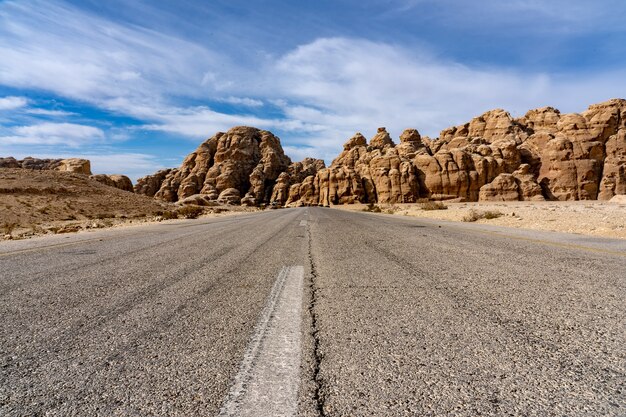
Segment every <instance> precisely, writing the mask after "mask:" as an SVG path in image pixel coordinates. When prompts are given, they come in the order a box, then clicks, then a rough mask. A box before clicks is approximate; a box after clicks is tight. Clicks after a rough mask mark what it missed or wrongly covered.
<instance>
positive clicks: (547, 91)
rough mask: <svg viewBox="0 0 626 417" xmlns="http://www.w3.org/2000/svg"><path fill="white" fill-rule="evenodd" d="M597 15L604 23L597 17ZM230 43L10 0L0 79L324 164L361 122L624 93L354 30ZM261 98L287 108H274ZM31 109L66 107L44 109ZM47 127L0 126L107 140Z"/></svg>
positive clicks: (2, 8)
mask: <svg viewBox="0 0 626 417" xmlns="http://www.w3.org/2000/svg"><path fill="white" fill-rule="evenodd" d="M432 1H433V0H417V1H413V2H409V3H407V2H406V1H405V2H403V3H402V4H403V5H404V6H411V5H412V4H413V5H420V4H422V3H428V2H431V3H432ZM445 4H447V5H448V6H446V7H452V6H453V5H460V4H461V3H460V2H458V1H446V2H445ZM464 4H465V3H464ZM467 4H469V3H467ZM489 4H491V5H492V6H493V7H492V8H487V9H489V13H492V14H497V13H499V14H501V15H503V16H504V15H508V14H510V13H513V12H514V11H515V10H523V9H526V10H533V11H535V12H537V13H539V12H541V13H542V14H543V15H547V14H550V13H553V10H556V9H554V6H552V3H550V5H547V3H545V2H538V1H534V0H516V1H514V2H512V3H509V2H499V1H496V0H489ZM498 4H500V6H498ZM559 4H563V1H561V0H559ZM589 4H591V3H589ZM470 6H471V7H470ZM470 6H468V5H465V6H463V9H462V10H465V9H471V8H472V7H473V6H472V5H470ZM409 8H410V7H409ZM481 9H484V8H481ZM583 9H584V10H583V11H578V9H577V8H570V9H568V11H567V13H571V14H572V16H574V17H572V18H570V19H573V18H575V17H576V16H581V15H583V14H584V13H586V11H587V9H589V7H586V6H585V7H584V8H583ZM471 13H473V14H470V15H472V16H473V15H474V14H475V13H476V12H475V11H472V12H471ZM589 13H590V16H592V17H593V18H594V19H598V16H597V13H596V14H594V13H591V12H589ZM604 15H606V13H604V14H602V16H604ZM459 16H460V17H459ZM467 16H468V15H466V14H464V13H455V14H454V19H457V20H458V19H460V18H463V19H466V20H467V21H469V22H471V23H472V24H474V23H473V20H472V19H471V18H467ZM227 52H228V51H223V53H217V52H216V51H215V50H214V49H213V47H212V46H211V45H209V46H206V45H200V44H198V43H194V42H192V41H190V40H185V39H182V38H177V37H174V36H171V35H166V34H163V33H157V32H155V31H152V30H149V29H145V28H142V27H139V26H131V25H128V26H123V25H122V24H118V23H113V22H111V21H108V20H106V19H104V18H102V17H98V16H94V15H90V14H87V13H85V12H82V11H80V10H78V9H76V8H73V7H71V6H69V5H67V4H66V3H62V2H58V1H52V0H50V1H45V2H44V1H40V0H33V1H24V2H5V3H1V4H0V56H2V59H1V60H0V84H4V85H8V86H11V87H13V88H33V89H38V90H45V91H50V92H53V93H55V94H57V95H59V96H61V97H67V98H71V99H77V100H80V101H83V102H85V103H89V104H91V105H94V106H96V107H99V108H101V109H105V110H109V111H114V112H117V113H119V114H123V115H126V116H131V117H134V118H137V119H139V120H142V121H143V122H144V123H145V124H144V126H142V127H140V128H142V129H146V130H151V131H164V132H169V133H173V134H179V135H183V136H187V137H189V138H193V139H194V140H200V139H202V138H204V137H208V136H211V135H213V134H214V133H215V132H217V131H224V130H227V129H229V128H230V127H232V126H235V125H242V124H245V125H253V126H257V127H259V128H264V129H269V130H274V131H278V132H279V133H280V135H281V139H282V141H283V144H284V145H286V149H289V150H290V151H293V152H294V153H297V154H298V155H302V154H303V153H302V152H303V151H302V150H303V149H306V150H307V152H309V151H310V155H311V156H317V157H323V158H325V159H326V160H327V161H329V160H330V159H332V156H334V155H335V154H336V153H337V152H338V151H339V150H340V149H341V144H342V143H343V142H344V141H345V140H346V139H347V138H348V137H350V136H351V135H352V134H353V133H354V132H356V131H362V132H363V133H364V134H365V135H366V136H371V135H373V134H374V133H375V131H376V127H378V126H386V127H387V128H388V130H389V131H390V132H391V134H392V135H393V136H394V137H396V138H397V137H398V135H399V134H400V133H401V131H402V129H404V128H407V127H415V128H418V129H419V130H420V131H421V132H422V133H425V134H428V135H430V136H436V135H437V134H438V132H439V131H440V130H441V129H443V128H446V127H448V126H451V125H454V124H458V123H461V122H465V121H468V120H469V119H471V118H472V117H473V116H476V115H478V114H480V113H482V112H484V111H486V110H489V109H492V108H505V109H507V110H509V111H511V112H513V113H514V114H517V115H521V114H523V113H524V112H525V111H526V110H528V109H530V108H534V107H539V106H544V105H552V106H555V107H559V108H560V109H561V110H563V111H581V110H584V108H585V107H586V106H587V105H588V104H591V103H594V102H599V101H604V100H607V99H609V98H612V97H615V96H621V97H626V84H625V83H624V81H623V80H624V79H626V70H616V71H612V72H605V73H595V74H592V75H590V74H583V73H574V72H572V73H570V74H547V73H532V72H518V71H513V70H510V69H507V68H493V67H480V66H476V65H473V66H469V65H462V64H460V63H458V62H455V61H452V60H449V59H445V58H442V57H441V56H437V55H433V54H431V53H429V52H428V51H426V50H423V49H421V48H412V49H409V48H406V47H402V46H399V45H396V44H389V43H381V42H372V41H369V40H366V39H358V38H341V37H338V38H322V39H317V40H314V41H312V42H310V43H307V44H304V45H300V46H299V47H296V48H294V49H292V50H291V51H288V52H287V53H284V54H282V55H278V56H268V55H267V54H259V55H258V56H257V57H256V58H254V59H256V62H254V63H253V64H254V65H248V64H249V63H247V64H245V65H244V64H240V65H235V64H234V63H233V62H232V61H231V60H229V59H228V57H227V56H226V55H225V54H226V53H227ZM251 59H252V58H251ZM220 97H222V98H221V99H220ZM252 97H253V98H252ZM6 99H9V98H5V99H0V103H3V102H2V100H6ZM11 99H12V100H13V101H12V103H13V104H7V105H15V103H16V102H15V101H14V99H16V98H11ZM17 99H19V97H18V98H17ZM202 100H206V101H210V100H213V101H220V100H221V101H223V102H227V103H230V104H233V105H236V106H240V108H239V109H238V112H236V113H235V114H225V113H221V112H218V111H216V110H214V109H211V108H210V107H208V106H196V105H193V106H190V105H185V103H188V102H193V103H198V102H202ZM8 102H9V101H7V103H8ZM180 103H182V104H180ZM265 103H269V104H271V105H273V106H275V107H278V108H279V109H280V110H281V111H282V115H280V114H278V115H277V114H276V112H273V113H271V116H268V114H270V113H269V112H268V107H270V106H269V105H268V106H266V105H264V104H265ZM26 105H27V103H24V104H23V105H22V107H23V106H26ZM1 106H2V104H0V108H1ZM272 110H274V109H272ZM28 112H30V113H31V114H40V115H46V114H45V113H46V112H48V113H47V115H50V116H55V115H56V116H63V114H60V113H57V114H52V112H55V111H50V110H43V109H30V110H28ZM37 112H38V113H37ZM38 126H40V127H39V128H36V127H35V126H32V129H30V130H28V129H27V128H28V127H22V128H14V130H13V131H11V132H10V133H8V134H1V135H0V143H4V144H7V143H13V144H15V143H21V144H25V145H28V144H42V143H43V144H49V145H66V146H75V147H80V146H84V145H87V144H90V143H93V141H99V140H103V139H104V132H102V130H100V129H97V128H93V127H91V129H95V130H89V129H88V130H84V129H82V128H80V129H78V128H76V126H81V125H74V124H50V125H49V126H47V127H46V128H47V129H49V130H54V132H50V131H48V132H44V131H43V130H45V129H43V128H42V127H41V126H42V125H38ZM43 126H45V125H43ZM51 126H54V129H53V128H52V127H51ZM84 127H85V128H89V126H84ZM61 128H63V130H60V129H61ZM20 129H22V130H20ZM38 129H39V130H38ZM42 129H43V130H42ZM110 137H111V138H113V136H112V135H110ZM294 159H297V157H296V156H294Z"/></svg>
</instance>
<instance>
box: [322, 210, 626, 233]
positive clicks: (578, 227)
mask: <svg viewBox="0 0 626 417" xmlns="http://www.w3.org/2000/svg"><path fill="white" fill-rule="evenodd" d="M444 205H445V206H446V207H447V208H446V209H445V210H423V209H422V204H419V203H417V204H387V205H385V204H379V205H378V206H379V207H380V208H381V210H382V211H381V212H382V213H387V214H393V215H400V216H414V217H421V218H428V219H438V220H448V221H458V222H462V221H464V219H466V220H467V218H468V217H469V215H470V211H471V210H474V211H475V212H477V213H485V212H492V213H494V212H496V213H498V212H499V213H501V214H502V215H501V216H500V217H497V218H492V219H479V220H476V223H484V224H492V225H498V226H507V227H515V228H522V229H535V230H547V231H555V232H565V233H578V234H583V235H589V236H602V237H609V238H617V239H626V201H621V202H617V201H612V202H606V201H540V202H530V201H529V202H526V201H514V202H497V203H496V202H489V203H444ZM333 207H335V208H338V209H343V210H357V211H359V210H367V205H365V204H349V205H341V206H333Z"/></svg>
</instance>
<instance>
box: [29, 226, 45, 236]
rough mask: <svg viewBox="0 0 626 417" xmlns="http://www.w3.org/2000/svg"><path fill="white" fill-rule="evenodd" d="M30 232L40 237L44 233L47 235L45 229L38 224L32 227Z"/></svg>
mask: <svg viewBox="0 0 626 417" xmlns="http://www.w3.org/2000/svg"><path fill="white" fill-rule="evenodd" d="M30 231H31V232H32V233H33V234H34V235H39V234H42V233H45V230H44V229H43V227H41V226H39V225H38V224H34V225H32V226H31V227H30Z"/></svg>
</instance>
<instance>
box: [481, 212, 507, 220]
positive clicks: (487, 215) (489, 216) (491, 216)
mask: <svg viewBox="0 0 626 417" xmlns="http://www.w3.org/2000/svg"><path fill="white" fill-rule="evenodd" d="M502 216H504V214H503V213H501V212H499V211H486V212H485V213H484V218H485V219H487V220H491V219H497V218H498V217H502Z"/></svg>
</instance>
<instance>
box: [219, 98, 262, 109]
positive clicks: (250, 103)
mask: <svg viewBox="0 0 626 417" xmlns="http://www.w3.org/2000/svg"><path fill="white" fill-rule="evenodd" d="M218 101H221V102H223V103H228V104H239V105H242V106H246V107H261V106H263V101H261V100H256V99H253V98H249V97H233V96H230V97H226V98H223V99H218Z"/></svg>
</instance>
